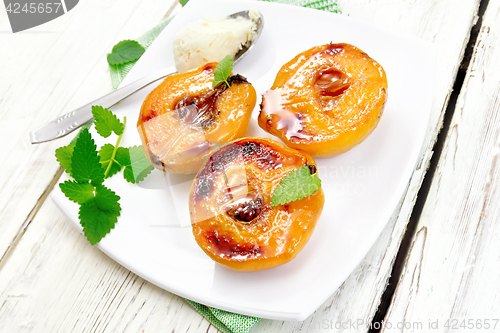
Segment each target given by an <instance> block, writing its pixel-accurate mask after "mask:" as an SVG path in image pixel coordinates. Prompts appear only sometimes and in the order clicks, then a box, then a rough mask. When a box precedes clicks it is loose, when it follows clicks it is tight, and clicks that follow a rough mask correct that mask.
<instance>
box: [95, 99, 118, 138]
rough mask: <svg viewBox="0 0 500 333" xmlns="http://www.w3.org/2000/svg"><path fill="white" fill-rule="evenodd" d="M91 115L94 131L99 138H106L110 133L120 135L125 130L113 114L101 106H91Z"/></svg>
mask: <svg viewBox="0 0 500 333" xmlns="http://www.w3.org/2000/svg"><path fill="white" fill-rule="evenodd" d="M92 114H93V115H94V124H95V130H96V131H97V133H99V135H100V136H102V137H105V138H107V137H108V136H110V135H111V133H112V132H115V134H116V135H121V134H122V133H123V130H124V129H125V125H123V123H122V122H121V121H120V120H118V118H116V116H115V115H114V114H113V112H111V111H109V110H108V109H105V108H103V107H102V106H97V105H94V106H92Z"/></svg>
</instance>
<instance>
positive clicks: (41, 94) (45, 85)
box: [0, 0, 478, 332]
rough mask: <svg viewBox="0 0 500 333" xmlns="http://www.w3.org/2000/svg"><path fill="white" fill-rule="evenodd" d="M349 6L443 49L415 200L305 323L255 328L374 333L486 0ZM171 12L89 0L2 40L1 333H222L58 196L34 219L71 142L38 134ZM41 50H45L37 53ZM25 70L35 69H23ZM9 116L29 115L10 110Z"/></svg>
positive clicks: (410, 196)
mask: <svg viewBox="0 0 500 333" xmlns="http://www.w3.org/2000/svg"><path fill="white" fill-rule="evenodd" d="M339 2H340V5H341V8H342V10H343V12H344V15H350V16H353V17H356V18H362V19H365V20H368V21H371V22H373V23H376V24H379V25H383V26H385V27H387V28H389V29H398V30H402V31H404V32H406V33H409V34H411V35H415V36H418V37H421V38H423V39H426V40H430V41H435V42H436V44H437V45H438V49H439V59H438V73H437V76H436V78H437V80H436V83H435V87H436V88H435V92H436V93H435V96H434V104H433V110H432V116H431V121H430V127H429V132H428V135H427V137H426V140H425V144H424V147H423V150H422V158H421V160H420V162H419V165H418V168H417V170H416V171H415V173H414V175H413V178H412V180H411V182H410V184H409V185H408V191H407V194H406V196H405V198H403V199H402V201H401V205H400V207H397V208H396V211H395V214H394V216H393V217H392V219H391V221H389V223H388V225H387V227H386V228H385V230H384V232H383V233H382V235H381V236H380V237H379V240H378V241H377V243H376V244H375V245H374V247H373V248H372V250H371V251H370V252H369V253H368V255H367V257H366V258H365V259H364V260H363V262H362V263H361V264H360V266H359V267H358V268H357V269H356V270H355V271H354V272H353V273H352V274H351V276H350V277H349V279H348V280H346V282H345V283H344V284H343V285H342V287H341V288H340V289H339V290H338V291H337V292H336V293H335V294H334V295H332V297H330V298H329V300H328V301H327V302H325V304H324V305H323V306H322V307H321V308H320V309H318V311H316V312H315V313H314V314H313V315H312V316H311V317H310V318H308V319H307V320H306V321H304V322H299V323H297V322H277V321H268V320H263V321H261V322H259V323H258V324H257V325H256V327H255V328H254V331H255V332H257V331H263V332H299V331H300V332H320V331H325V328H326V329H330V327H332V331H344V332H365V331H366V325H368V324H369V323H370V322H371V319H372V318H373V315H374V313H375V311H376V310H377V307H378V304H379V302H380V296H381V294H382V293H383V291H384V289H385V286H386V283H387V280H388V278H389V275H390V272H391V268H392V264H393V261H394V259H395V256H396V253H397V251H398V249H399V245H400V242H401V239H402V237H403V234H404V231H405V230H406V225H407V221H408V219H409V216H410V214H411V211H412V208H413V205H414V202H415V200H416V195H417V192H418V189H419V187H420V184H421V181H422V178H423V176H424V174H425V171H426V169H427V166H428V163H429V160H430V156H431V155H432V149H431V147H432V146H433V143H434V141H435V138H436V135H437V133H438V131H439V129H440V127H441V122H442V113H443V112H444V109H445V107H446V104H447V101H448V97H449V95H450V92H451V88H452V86H453V82H454V78H455V75H456V72H457V69H458V66H459V64H460V59H461V57H462V55H463V51H464V49H465V46H466V44H467V40H468V36H469V31H470V28H471V26H472V24H473V22H474V19H475V13H476V12H477V8H478V1H477V0H467V1H466V0H460V1H452V0H447V1H439V0H421V1H418V2H417V1H399V0H387V1H375V0H356V1H355V0H349V1H347V0H343V1H339ZM155 6H158V7H155ZM79 7H80V8H79ZM159 7H161V8H159ZM96 8H98V10H99V11H100V13H98V14H97V18H98V19H99V18H100V19H101V20H97V21H96V25H97V26H95V25H93V26H91V25H89V24H88V22H90V21H92V22H94V16H93V15H94V14H95V13H94V12H95V11H96ZM167 9H168V3H163V4H161V3H160V2H155V3H151V2H144V1H141V2H131V1H122V2H120V4H119V5H118V3H117V2H115V1H101V2H99V3H98V2H96V1H90V0H89V1H85V2H82V3H79V4H78V6H77V7H75V9H73V10H72V11H70V12H69V13H68V14H67V15H65V16H64V17H61V18H59V19H57V20H55V21H53V23H51V24H52V25H49V24H47V25H44V26H43V28H44V29H47V30H51V31H54V32H52V33H48V34H42V33H40V34H37V35H30V34H25V35H22V36H21V38H20V39H17V36H18V35H16V36H14V37H16V38H14V37H13V36H7V37H5V36H4V35H0V38H2V39H3V38H4V37H5V38H10V39H9V41H10V42H12V44H11V45H13V48H14V49H13V51H12V52H9V53H8V54H3V53H1V54H0V60H2V61H0V66H2V67H0V68H1V71H2V73H6V75H7V79H5V80H2V81H1V82H0V91H2V92H5V93H4V94H3V96H1V97H0V112H2V113H3V114H2V115H3V116H4V118H3V119H4V120H5V122H2V123H1V125H0V126H2V130H3V131H2V132H1V134H0V135H3V136H2V139H4V140H5V139H6V138H9V137H10V138H13V139H14V144H12V146H7V147H2V148H0V149H2V150H1V152H2V153H4V154H6V155H7V156H9V157H12V160H13V161H15V162H14V163H12V164H11V165H9V166H2V168H3V170H2V171H5V172H4V174H7V175H11V177H7V178H5V179H2V180H1V181H2V182H3V184H2V185H3V186H4V187H3V191H2V193H3V195H2V198H0V218H1V219H2V221H4V220H8V221H9V223H8V224H4V223H2V224H1V225H0V257H1V254H3V253H6V252H7V250H8V249H10V250H9V251H8V255H7V256H5V257H4V260H3V261H2V262H0V327H5V328H11V329H12V330H13V331H15V332H68V331H73V332H114V331H116V332H122V331H124V332H140V331H143V330H144V331H145V332H159V331H161V332H164V331H177V332H205V331H207V330H208V331H209V332H214V331H216V329H214V328H213V327H211V326H210V325H209V323H208V322H207V321H206V320H204V319H203V318H202V317H201V316H199V315H198V314H197V313H196V312H195V311H194V310H192V309H191V308H190V307H189V306H188V305H187V304H186V303H184V301H182V300H181V299H180V298H179V297H177V296H175V295H172V294H170V293H168V292H165V291H163V290H161V289H159V288H157V287H155V286H153V285H151V284H150V283H148V282H145V281H144V280H142V279H141V278H139V277H137V276H135V275H134V274H132V273H130V272H129V271H127V270H126V269H124V268H122V267H121V266H119V265H118V264H116V263H115V262H113V261H112V260H111V259H109V258H107V257H106V256H105V255H104V254H102V253H101V252H100V251H99V250H97V249H95V248H93V247H92V246H90V245H89V244H88V243H87V242H86V241H85V239H84V238H83V237H82V236H81V235H79V234H78V232H76V231H75V230H73V228H72V226H71V225H70V224H69V222H68V221H65V219H64V217H62V215H61V214H60V213H59V211H58V210H57V208H56V207H55V206H54V205H53V204H52V203H51V202H50V201H47V202H45V203H43V204H42V205H40V206H41V210H40V211H39V212H38V213H36V214H35V213H33V214H31V215H30V211H32V210H33V209H34V207H35V205H36V202H37V200H38V199H39V198H40V197H41V196H42V194H43V193H44V191H45V189H46V188H47V186H48V185H49V184H50V181H51V180H52V179H53V175H54V174H55V173H56V172H57V169H58V167H57V163H56V161H55V159H54V157H53V151H54V149H55V148H56V147H58V146H60V145H62V144H63V142H61V141H59V142H57V143H51V144H46V145H40V146H31V145H29V143H28V136H27V133H28V132H29V131H30V130H31V129H33V128H35V127H36V126H37V125H39V124H42V123H45V122H47V121H49V120H51V119H53V118H54V117H55V116H56V115H59V114H62V113H64V111H62V110H70V109H72V108H75V107H77V106H80V105H82V104H84V103H85V102H87V101H88V100H91V99H92V98H95V97H98V96H99V95H102V94H103V93H105V92H107V91H108V90H109V89H110V83H109V75H108V72H107V67H106V63H105V57H104V55H105V53H107V52H109V50H110V49H111V47H112V45H114V44H115V43H116V42H117V41H119V40H122V39H126V38H131V37H134V36H137V35H140V34H141V32H142V31H145V30H146V29H147V28H148V27H150V25H151V24H154V22H158V21H159V19H160V18H161V16H162V15H163V13H164V12H165V11H166V10H167ZM70 15H72V16H71V17H72V18H71V19H70V18H69V16H70ZM1 19H2V17H0V20H1ZM3 19H5V18H3ZM66 19H67V20H66ZM152 22H153V23H152ZM2 26H3V25H2V22H0V27H2ZM41 28H42V27H40V29H41ZM40 31H42V30H40ZM44 31H45V30H44ZM102 31H106V34H102V33H101V32H102ZM75 36H76V37H75ZM70 41H71V42H70ZM76 41H78V43H77V42H76ZM47 45H49V46H47ZM31 48H35V49H42V50H44V52H43V54H42V55H40V54H39V53H30V52H26V50H29V49H31ZM62 54H63V55H64V57H63V56H61V55H62ZM83 59H85V61H83ZM12 64H16V66H13V65H12ZM20 65H25V68H24V69H23V73H20V72H19V68H20V67H19V66H20ZM67 73H71V74H72V75H68V74H67ZM429 84H432V83H429ZM26 94H27V95H26ZM26 96H30V98H26ZM10 109H15V110H21V111H17V113H9V112H7V110H10ZM21 125H22V127H21V128H26V130H25V131H24V132H23V133H20V131H19V130H17V129H15V126H21ZM23 140H24V141H23ZM358 320H361V321H362V322H361V323H360V324H359V325H356V326H354V327H353V326H348V327H346V328H344V329H340V330H337V329H336V328H335V325H336V324H337V323H340V324H343V323H349V322H353V321H355V322H358ZM332 325H333V326H332Z"/></svg>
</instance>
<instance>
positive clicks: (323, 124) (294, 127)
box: [258, 44, 387, 157]
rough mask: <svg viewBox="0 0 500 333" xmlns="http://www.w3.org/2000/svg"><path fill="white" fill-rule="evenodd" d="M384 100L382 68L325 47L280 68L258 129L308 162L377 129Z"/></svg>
mask: <svg viewBox="0 0 500 333" xmlns="http://www.w3.org/2000/svg"><path fill="white" fill-rule="evenodd" d="M386 98H387V78H386V75H385V72H384V69H383V68H382V66H380V65H379V64H378V63H377V62H376V61H375V60H373V59H371V58H370V57H369V56H368V55H367V54H366V53H364V52H363V51H361V50H360V49H358V48H357V47H355V46H352V45H349V44H326V45H322V46H317V47H313V48H312V49H310V50H307V51H305V52H302V53H300V54H298V55H297V56H296V57H295V58H293V59H292V60H291V61H289V62H288V63H286V64H285V65H284V66H283V67H281V69H280V71H279V72H278V75H277V76H276V79H275V81H274V84H273V86H272V88H271V90H269V91H267V92H266V93H265V94H264V96H263V102H262V104H261V112H260V114H259V119H258V121H259V126H260V127H262V128H263V129H264V130H265V131H267V132H269V133H271V134H273V135H276V136H277V137H279V138H280V139H281V140H283V142H285V143H286V144H287V145H288V146H290V147H293V148H297V149H301V150H304V151H306V152H308V153H310V154H311V155H313V156H320V157H327V156H333V155H337V154H341V153H343V152H345V151H347V150H349V149H351V148H352V147H354V146H356V145H357V144H359V143H361V142H362V141H363V140H364V139H365V138H366V137H367V136H368V135H369V134H370V133H371V132H372V131H373V130H374V129H375V127H376V126H377V124H378V122H379V120H380V116H381V115H382V112H383V108H384V105H385V101H386Z"/></svg>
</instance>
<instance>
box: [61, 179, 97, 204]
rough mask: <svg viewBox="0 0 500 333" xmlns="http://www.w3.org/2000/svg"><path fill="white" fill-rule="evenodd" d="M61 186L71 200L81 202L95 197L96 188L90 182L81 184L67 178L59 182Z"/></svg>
mask: <svg viewBox="0 0 500 333" xmlns="http://www.w3.org/2000/svg"><path fill="white" fill-rule="evenodd" d="M59 187H60V188H61V191H62V192H63V193H64V195H66V197H67V198H68V199H69V200H71V201H74V202H76V203H79V204H82V203H84V202H86V201H88V200H90V199H92V198H94V190H95V188H94V186H93V185H92V184H90V183H84V184H80V183H77V182H75V181H72V180H67V181H65V182H64V183H61V184H59Z"/></svg>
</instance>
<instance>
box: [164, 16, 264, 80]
mask: <svg viewBox="0 0 500 333" xmlns="http://www.w3.org/2000/svg"><path fill="white" fill-rule="evenodd" d="M259 17H260V15H259V13H258V11H256V10H251V11H250V19H246V18H243V17H238V18H229V17H209V18H204V19H203V20H201V21H198V22H195V23H192V24H190V25H188V26H186V27H184V28H182V29H181V30H179V32H178V33H177V34H176V36H175V38H174V57H175V65H176V67H177V71H178V72H179V73H182V72H186V71H188V70H190V69H193V68H197V67H199V66H201V65H203V64H206V63H208V62H219V61H221V60H222V59H223V58H224V57H225V56H226V55H228V54H229V55H231V56H233V57H234V56H235V55H236V53H238V51H239V50H241V49H242V47H243V46H245V45H247V44H248V43H251V42H252V41H253V40H254V39H255V37H256V31H257V23H256V21H257V20H258V19H259Z"/></svg>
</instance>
